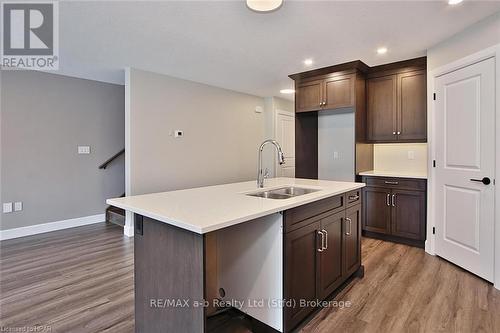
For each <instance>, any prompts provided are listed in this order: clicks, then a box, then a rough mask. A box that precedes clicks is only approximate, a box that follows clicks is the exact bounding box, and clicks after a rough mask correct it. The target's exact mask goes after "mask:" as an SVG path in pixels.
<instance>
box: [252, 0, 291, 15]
mask: <svg viewBox="0 0 500 333" xmlns="http://www.w3.org/2000/svg"><path fill="white" fill-rule="evenodd" d="M246 1H247V7H248V8H250V9H251V10H253V11H256V12H259V13H265V12H272V11H273V10H276V9H279V8H280V7H281V5H282V4H283V0H246Z"/></svg>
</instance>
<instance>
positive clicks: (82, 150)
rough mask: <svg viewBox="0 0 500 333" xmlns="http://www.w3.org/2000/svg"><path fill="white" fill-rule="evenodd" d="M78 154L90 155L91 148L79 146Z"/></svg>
mask: <svg viewBox="0 0 500 333" xmlns="http://www.w3.org/2000/svg"><path fill="white" fill-rule="evenodd" d="M78 154H90V146H78Z"/></svg>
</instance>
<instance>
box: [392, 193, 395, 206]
mask: <svg viewBox="0 0 500 333" xmlns="http://www.w3.org/2000/svg"><path fill="white" fill-rule="evenodd" d="M392 207H396V195H395V194H393V195H392Z"/></svg>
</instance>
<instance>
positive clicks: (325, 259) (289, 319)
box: [283, 190, 362, 332]
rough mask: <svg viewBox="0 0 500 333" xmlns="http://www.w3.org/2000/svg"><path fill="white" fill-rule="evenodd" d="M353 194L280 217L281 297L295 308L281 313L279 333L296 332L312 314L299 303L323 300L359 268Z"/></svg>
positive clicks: (357, 211) (358, 212) (358, 223)
mask: <svg viewBox="0 0 500 333" xmlns="http://www.w3.org/2000/svg"><path fill="white" fill-rule="evenodd" d="M358 194H359V192H358V191H357V190H356V191H351V192H349V193H344V194H342V195H338V196H334V197H331V198H327V199H323V200H320V201H316V202H313V203H310V204H307V205H303V206H300V207H296V208H292V209H290V210H287V211H285V212H284V214H283V215H284V227H285V229H284V244H285V246H284V261H283V262H284V272H285V274H284V279H283V280H284V298H285V300H291V301H292V302H293V303H294V304H295V307H289V306H286V307H285V308H284V327H285V332H290V331H293V330H294V329H296V328H297V325H299V324H300V323H301V322H303V321H304V320H305V319H306V318H307V317H308V316H310V315H311V314H312V313H313V312H314V310H316V308H312V307H310V306H301V301H302V302H303V301H308V300H320V301H322V300H326V299H328V298H329V297H331V295H334V294H335V293H336V291H337V290H338V288H339V287H340V286H341V285H342V284H343V283H344V282H345V281H346V280H347V279H349V278H350V277H351V276H352V275H353V274H354V273H355V272H356V271H358V269H360V267H361V247H360V246H361V238H360V232H361V206H362V205H361V203H362V198H361V197H359V196H358V197H356V195H358ZM349 196H350V197H351V198H350V199H349V200H350V202H351V206H349V207H348V206H347V205H346V201H347V198H348V197H349ZM348 219H350V220H351V222H350V223H349V224H346V221H348Z"/></svg>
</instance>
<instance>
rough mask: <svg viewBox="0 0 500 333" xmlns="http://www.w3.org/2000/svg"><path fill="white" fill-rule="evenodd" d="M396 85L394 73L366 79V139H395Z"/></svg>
mask: <svg viewBox="0 0 500 333" xmlns="http://www.w3.org/2000/svg"><path fill="white" fill-rule="evenodd" d="M396 87H397V81H396V77H395V76H394V75H391V76H383V77H377V78H374V79H370V80H367V81H366V91H367V125H368V133H367V138H368V140H370V141H391V140H395V139H396V118H397V116H396V103H397V98H396V97H397V96H396V95H397V93H396V90H397V89H396Z"/></svg>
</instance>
